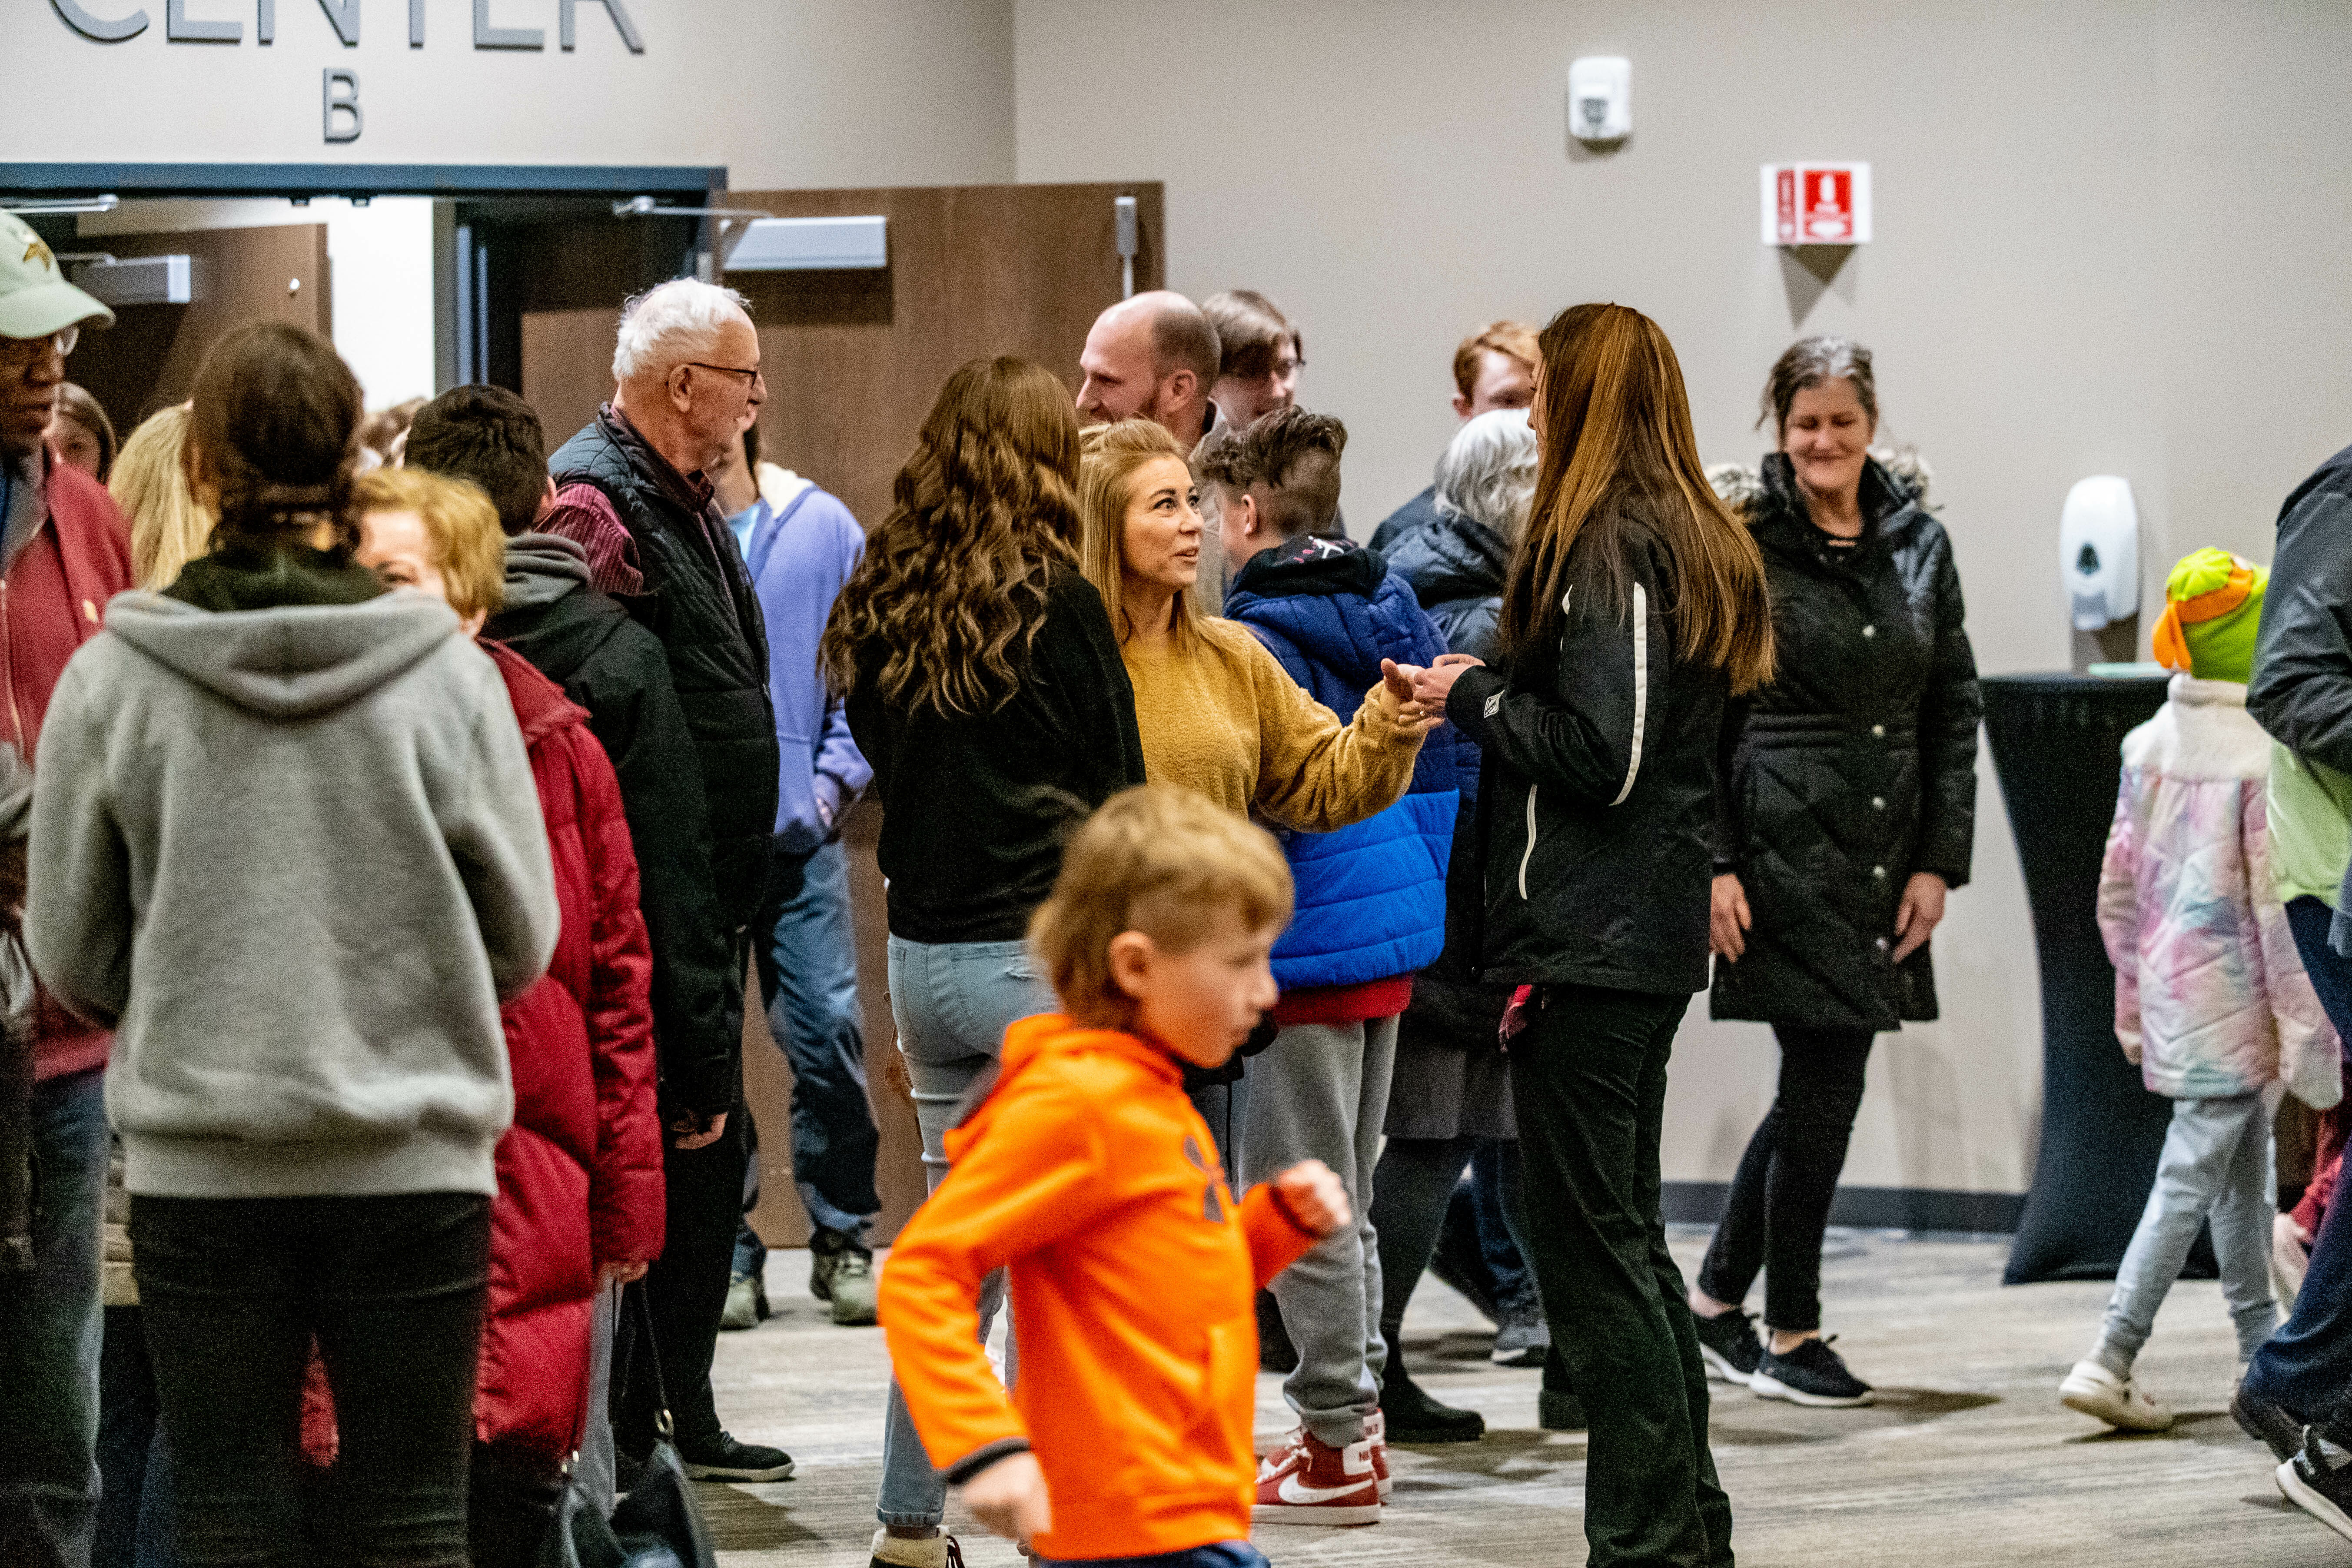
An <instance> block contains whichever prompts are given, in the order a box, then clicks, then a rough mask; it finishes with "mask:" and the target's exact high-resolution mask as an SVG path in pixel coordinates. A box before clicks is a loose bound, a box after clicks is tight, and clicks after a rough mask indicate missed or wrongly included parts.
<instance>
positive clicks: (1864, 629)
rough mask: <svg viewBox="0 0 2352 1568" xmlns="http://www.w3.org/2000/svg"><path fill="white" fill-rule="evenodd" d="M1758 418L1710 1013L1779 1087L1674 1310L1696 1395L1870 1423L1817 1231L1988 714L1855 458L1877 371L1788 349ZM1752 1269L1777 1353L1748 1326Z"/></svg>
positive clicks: (1910, 965) (1859, 456)
mask: <svg viewBox="0 0 2352 1568" xmlns="http://www.w3.org/2000/svg"><path fill="white" fill-rule="evenodd" d="M1764 414H1765V417H1766V418H1769V419H1770V420H1771V421H1772V422H1773V427H1774V429H1775V431H1776V432H1777V433H1778V435H1779V437H1780V450H1778V451H1776V452H1773V453H1771V454H1770V455H1769V456H1768V457H1767V458H1765V459H1764V465H1763V473H1762V476H1761V480H1760V483H1759V485H1758V486H1756V487H1755V489H1754V491H1753V493H1751V494H1748V495H1746V496H1744V497H1742V498H1741V499H1742V502H1743V509H1744V510H1745V512H1746V516H1747V520H1748V529H1749V531H1751V532H1753V533H1754V534H1755V536H1756V542H1757V544H1758V545H1759V547H1760V548H1761V549H1762V551H1763V552H1764V563H1765V572H1766V574H1767V577H1768V579H1769V583H1770V585H1771V592H1772V622H1773V634H1774V638H1775V646H1776V647H1778V649H1779V667H1778V669H1777V672H1776V674H1775V677H1774V679H1773V683H1772V684H1771V685H1770V686H1769V687H1767V688H1765V689H1763V690H1760V691H1759V692H1757V693H1756V694H1755V695H1754V696H1753V697H1751V698H1749V699H1748V700H1746V701H1744V702H1739V703H1735V704H1734V705H1733V707H1732V709H1731V710H1730V711H1729V712H1728V713H1727V716H1726V721H1725V727H1724V752H1725V755H1726V756H1727V759H1728V761H1727V768H1726V773H1725V784H1724V791H1723V797H1722V800H1723V810H1722V813H1721V815H1720V817H1719V821H1718V831H1717V848H1716V878H1715V896H1714V907H1713V915H1712V921H1711V926H1712V931H1711V936H1712V942H1713V945H1714V948H1715V951H1716V952H1717V954H1718V955H1719V956H1720V957H1721V960H1722V962H1720V963H1717V965H1716V966H1715V990H1714V995H1713V997H1712V998H1711V1005H1712V1012H1713V1015H1714V1016H1716V1017H1717V1018H1753V1019H1759V1020H1762V1021H1763V1022H1766V1023H1769V1024H1770V1025H1772V1026H1773V1033H1774V1034H1775V1035H1776V1036H1777V1037H1778V1038H1779V1040H1780V1091H1779V1096H1778V1098H1777V1100H1775V1101H1774V1103H1773V1106H1772V1110H1771V1111H1770V1113H1769V1114H1768V1115H1767V1116H1766V1117H1765V1119H1764V1122H1763V1125H1762V1126H1760V1127H1759V1128H1758V1129H1757V1130H1756V1136H1755V1138H1754V1139H1753V1140H1752V1141H1750V1142H1749V1143H1748V1152H1747V1153H1746V1154H1745V1155H1744V1156H1743V1157H1742V1158H1741V1160H1740V1162H1739V1169H1738V1173H1737V1174H1736V1175H1735V1176H1734V1177H1733V1180H1732V1184H1731V1194H1730V1198H1729V1200H1728V1203H1727V1206H1726V1209H1725V1212H1724V1217H1723V1223H1722V1225H1721V1226H1719V1227H1718V1228H1717V1231H1716V1234H1715V1242H1714V1245H1713V1246H1711V1247H1708V1249H1707V1254H1706V1263H1705V1265H1704V1266H1702V1267H1701V1268H1700V1269H1699V1273H1698V1279H1697V1280H1696V1283H1695V1285H1694V1287H1693V1289H1692V1290H1691V1295H1690V1304H1691V1310H1692V1311H1693V1312H1694V1313H1695V1314H1696V1315H1697V1317H1698V1319H1699V1338H1700V1341H1701V1342H1702V1344H1703V1345H1704V1347H1705V1353H1706V1359H1707V1365H1708V1371H1709V1373H1710V1374H1711V1375H1714V1376H1717V1377H1721V1378H1723V1379H1725V1380H1726V1381H1728V1382H1733V1383H1746V1384H1748V1385H1749V1386H1750V1387H1752V1388H1753V1389H1754V1390H1755V1391H1756V1392H1757V1393H1758V1394H1763V1395H1765V1396H1767V1397H1769V1398H1776V1399H1787V1400H1792V1401H1794V1402H1796V1403H1797V1404H1800V1405H1867V1404H1869V1403H1870V1400H1871V1391H1870V1388H1869V1385H1868V1384H1864V1383H1863V1382H1862V1381H1861V1380H1860V1379H1858V1378H1856V1377H1855V1376H1854V1375H1853V1373H1850V1372H1848V1371H1847V1370H1846V1367H1845V1363H1843V1361H1841V1360H1840V1359H1839V1357H1838V1354H1837V1352H1835V1351H1832V1350H1831V1349H1830V1348H1829V1346H1828V1345H1827V1344H1826V1343H1825V1342H1823V1341H1822V1338H1821V1324H1822V1302H1821V1275H1822V1230H1823V1228H1824V1227H1825V1226H1827V1225H1828V1223H1829V1213H1830V1201H1831V1199H1832V1197H1833V1196H1834V1195H1835V1194H1836V1191H1837V1182H1838V1173H1839V1172H1840V1171H1841V1170H1842V1169H1843V1167H1844V1164H1845V1152H1846V1143H1847V1141H1848V1139H1849V1138H1850V1137H1851V1135H1852V1133H1853V1119H1854V1113H1855V1112H1856V1110H1859V1109H1860V1108H1861V1105H1862V1088H1863V1068H1864V1063H1866V1062H1867V1061H1868V1059H1869V1057H1870V1045H1871V1039H1872V1037H1873V1036H1874V1035H1875V1034H1876V1033H1877V1032H1878V1031H1880V1030H1882V1029H1894V1028H1899V1027H1900V1026H1902V1023H1903V1021H1904V1020H1906V1019H1913V1020H1919V1021H1926V1020H1927V1019H1932V1018H1933V1017H1935V1016H1936V986H1935V976H1934V974H1933V973H1932V972H1931V971H1930V970H1929V968H1928V957H1927V937H1928V935H1929V933H1930V932H1932V931H1934V930H1935V929H1936V926H1937V922H1938V921H1941V920H1942V919H1943V917H1944V895H1945V893H1946V891H1947V890H1948V889H1952V888H1957V887H1958V886H1959V885H1960V884H1961V883H1963V882H1965V881H1967V880H1968V878H1969V847H1970V844H1971V840H1972V837H1973V834H1974V831H1975V823H1976V794H1977V776H1976V756H1977V720H1978V718H1979V715H1980V713H1981V712H1982V710H1983V705H1982V702H1981V700H1980V699H1979V696H1978V692H1977V668H1976V659H1975V658H1974V656H1973V655H1972V654H1971V653H1970V652H1969V636H1968V631H1967V629H1966V627H1965V626H1963V624H1962V613H1961V607H1960V578H1959V573H1958V570H1957V569H1956V568H1955V567H1954V566H1953V564H1952V546H1951V542H1950V540H1949V539H1948V538H1947V537H1946V536H1945V533H1944V529H1943V525H1942V524H1940V523H1938V522H1937V521H1936V520H1935V519H1934V518H1933V517H1930V516H1929V515H1928V514H1927V510H1926V509H1925V508H1924V507H1922V506H1921V505H1920V502H1919V498H1918V495H1917V493H1916V491H1915V490H1914V489H1913V488H1912V487H1911V486H1910V485H1907V484H1906V483H1905V482H1904V481H1903V480H1901V479H1897V478H1896V477H1895V475H1894V474H1892V473H1890V472H1889V471H1888V470H1887V469H1886V468H1885V466H1884V465H1882V464H1880V463H1878V462H1877V461H1875V460H1874V459H1873V458H1871V456H1870V454H1869V446H1870V440H1871V437H1872V436H1873V435H1874V433H1875V432H1876V429H1877V424H1878V396H1877V390H1876V388H1875V386H1874V384H1873V380H1872V375H1871V364H1870V351H1869V350H1868V349H1865V348H1863V347H1861V346H1860V345H1859V344H1856V343H1853V342H1847V341H1846V340H1844V339H1843V338H1808V339H1806V340H1804V341H1803V342H1800V343H1797V344H1796V345H1795V346H1793V347H1791V348H1790V350H1789V352H1788V353H1784V354H1782V355H1781V356H1780V362H1779V363H1776V364H1775V365H1774V366H1773V367H1772V374H1771V378H1770V381H1769V384H1767V385H1766V388H1765V393H1764ZM1759 1269H1761V1270H1762V1271H1763V1273H1764V1275H1765V1295H1764V1321H1765V1325H1766V1328H1767V1331H1769V1334H1770V1336H1771V1338H1770V1342H1769V1343H1764V1342H1759V1339H1758V1337H1757V1334H1756V1331H1755V1328H1754V1327H1753V1324H1752V1321H1751V1320H1750V1318H1749V1317H1748V1313H1747V1312H1746V1311H1744V1310H1741V1308H1740V1303H1741V1302H1742V1301H1743V1300H1746V1299H1747V1296H1748V1289H1749V1288H1750V1287H1751V1286H1753V1285H1754V1284H1755V1282H1756V1275H1757V1272H1758V1271H1759Z"/></svg>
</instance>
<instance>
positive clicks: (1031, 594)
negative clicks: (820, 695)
mask: <svg viewBox="0 0 2352 1568" xmlns="http://www.w3.org/2000/svg"><path fill="white" fill-rule="evenodd" d="M1077 478H1078V420H1077V414H1076V410H1075V408H1074V407H1073V405H1072V404H1071V401H1070V394H1069V390H1068V389H1067V388H1066V387H1065V386H1064V385H1063V384H1061V382H1060V381H1059V380H1058V379H1056V378H1055V375H1054V374H1053V373H1052V372H1051V371H1049V370H1046V369H1045V367H1044V366H1042V365H1038V364H1033V363H1030V362H1029V361H1027V360H1024V359H1013V358H1010V357H1007V358H1002V359H976V360H973V361H971V363H967V364H965V365H963V366H962V367H961V368H960V369H959V370H957V371H956V373H955V374H953V375H950V376H949V377H948V379H947V384H946V385H944V386H942V387H940V396H939V401H938V402H937V403H934V404H933V405H931V412H930V416H929V418H927V419H925V420H924V421H923V430H922V434H921V435H920V436H919V437H917V438H916V441H915V451H914V455H913V456H911V457H909V458H908V459H907V463H906V466H905V467H904V468H900V469H899V470H898V479H896V480H895V481H894V482H893V483H892V485H891V491H890V495H891V506H890V515H889V516H888V517H887V518H885V519H883V521H882V526H881V527H880V528H877V529H876V530H875V531H874V534H873V537H872V538H871V539H869V540H868V541H867V542H866V556H865V559H864V560H862V561H861V562H859V563H858V565H857V570H856V571H855V572H853V573H852V574H850V577H849V581H848V582H847V583H846V584H844V585H843V587H842V590H841V595H840V597H838V598H837V599H835V601H834V605H833V614H832V616H830V617H829V618H828V619H827V620H826V622H825V626H824V638H823V639H822V640H821V641H820V642H819V643H818V645H817V666H818V668H820V669H821V670H822V671H823V672H824V678H825V681H826V683H827V684H828V685H830V686H831V687H832V689H834V690H835V692H837V693H843V694H846V693H847V692H848V691H849V690H850V689H851V688H852V687H854V686H856V685H857V684H858V683H859V682H860V681H861V680H871V681H873V682H874V684H875V689H876V690H877V691H878V693H879V694H880V696H881V698H882V700H884V701H885V702H887V703H889V704H891V705H893V706H896V707H901V708H904V709H907V710H909V711H918V710H922V709H925V708H929V709H931V710H933V711H935V712H937V713H939V714H940V716H941V717H943V718H944V717H950V716H958V715H971V714H980V713H990V712H993V711H995V710H997V709H999V708H1002V707H1003V706H1004V704H1005V703H1007V702H1009V701H1011V700H1013V693H1014V691H1015V690H1016V689H1018V688H1019V686H1020V683H1021V677H1022V674H1023V672H1024V669H1025V668H1026V667H1027V663H1028V655H1029V648H1030V645H1031V644H1032V643H1034V641H1035V640H1036V637H1037V633H1038V630H1039V629H1040V628H1041V627H1042V626H1044V625H1045V593H1046V586H1047V580H1048V578H1049V576H1050V574H1051V573H1052V571H1053V569H1054V568H1055V566H1057V565H1060V566H1070V567H1075V566H1076V564H1077V559H1078V557H1077V543H1078V537H1079V524H1078V499H1077Z"/></svg>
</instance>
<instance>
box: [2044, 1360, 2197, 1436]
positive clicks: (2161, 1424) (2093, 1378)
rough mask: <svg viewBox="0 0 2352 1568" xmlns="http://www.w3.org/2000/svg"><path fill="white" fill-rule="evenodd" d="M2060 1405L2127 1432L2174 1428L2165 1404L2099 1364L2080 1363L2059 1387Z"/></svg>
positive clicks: (2090, 1362)
mask: <svg viewBox="0 0 2352 1568" xmlns="http://www.w3.org/2000/svg"><path fill="white" fill-rule="evenodd" d="M2058 1403H2059V1404H2061V1405H2064V1406H2065V1407H2066V1408H2067V1409H2069V1410H2079V1411H2081V1412H2082V1413H2083V1414H2084V1415H2088V1416H2089V1417H2091V1419H2093V1420H2094V1421H2104V1422H2105V1423H2106V1424H2107V1425H2108V1426H2119V1427H2121V1428H2122V1429H2123V1430H2125V1431H2126V1432H2161V1431H2163V1430H2164V1429H2165V1428H2166V1427H2168V1426H2171V1425H2172V1412H2171V1411H2170V1410H2168V1409H2167V1408H2166V1407H2165V1405H2164V1404H2163V1402H2162V1401H2160V1400H2158V1399H2157V1398H2155V1397H2154V1396H2153V1395H2151V1394H2148V1392H2147V1390H2146V1389H2143V1388H2141V1387H2140V1386H2139V1385H2138V1384H2136V1383H2134V1382H2133V1381H2132V1380H2131V1379H2130V1378H2127V1377H2117V1376H2116V1374H2115V1373H2112V1372H2109V1371H2108V1370H2107V1369H2106V1368H2105V1367H2104V1366H2101V1365H2100V1364H2099V1363H2097V1362H2095V1361H2078V1362H2076V1363H2074V1370H2073V1371H2071V1372H2069V1373H2067V1374H2066V1381H2065V1382H2063V1383H2062V1384H2059V1385H2058Z"/></svg>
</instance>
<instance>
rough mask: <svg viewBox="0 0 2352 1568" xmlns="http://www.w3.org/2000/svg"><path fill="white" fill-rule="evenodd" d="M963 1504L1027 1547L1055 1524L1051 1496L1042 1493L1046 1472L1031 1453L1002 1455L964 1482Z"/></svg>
mask: <svg viewBox="0 0 2352 1568" xmlns="http://www.w3.org/2000/svg"><path fill="white" fill-rule="evenodd" d="M963 1505H964V1507H966V1508H968V1509H970V1510H971V1516H972V1518H974V1519H976V1520H978V1521H980V1522H981V1523H982V1524H984V1525H986V1526H987V1527H988V1528H989V1529H991V1530H992V1531H995V1532H996V1533H997V1534H999V1535H1001V1536H1003V1537H1004V1538H1005V1539H1006V1540H1007V1541H1017V1542H1020V1543H1021V1546H1022V1549H1023V1550H1024V1551H1026V1550H1027V1549H1028V1546H1029V1542H1031V1541H1032V1540H1034V1539H1035V1538H1036V1537H1037V1536H1040V1535H1043V1534H1044V1533H1045V1531H1049V1530H1051V1529H1053V1528H1054V1507H1053V1502H1052V1500H1051V1499H1049V1498H1047V1497H1046V1495H1045V1471H1044V1470H1041V1469H1039V1468H1037V1456H1036V1455H1034V1454H1014V1455H1012V1456H1010V1457H1009V1458H1002V1459H999V1460H997V1461H996V1463H994V1464H992V1465H991V1466H989V1467H988V1468H986V1469H984V1470H982V1471H981V1472H980V1474H978V1475H976V1476H974V1477H972V1478H971V1479H970V1480H968V1481H966V1482H964V1484H963Z"/></svg>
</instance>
